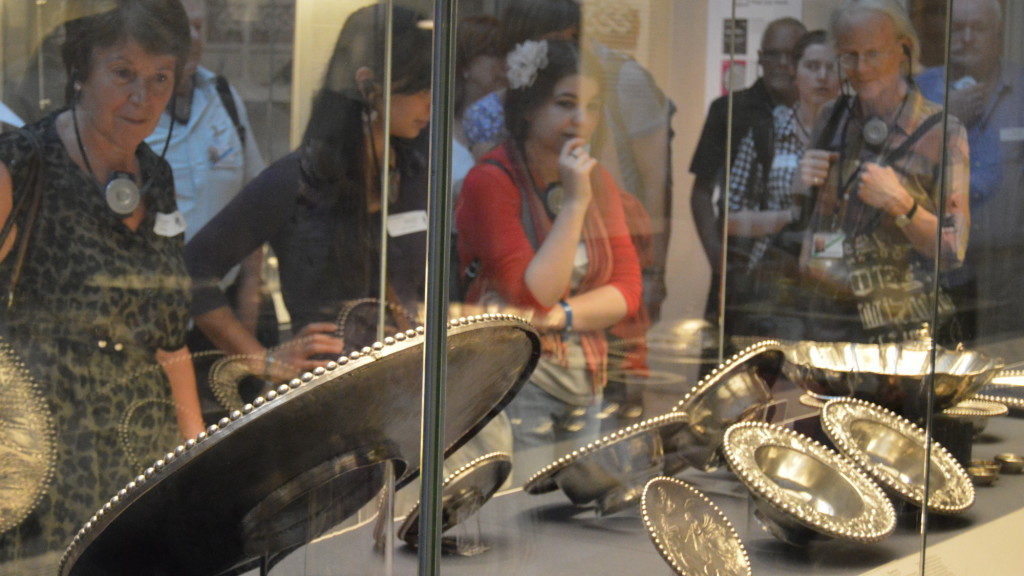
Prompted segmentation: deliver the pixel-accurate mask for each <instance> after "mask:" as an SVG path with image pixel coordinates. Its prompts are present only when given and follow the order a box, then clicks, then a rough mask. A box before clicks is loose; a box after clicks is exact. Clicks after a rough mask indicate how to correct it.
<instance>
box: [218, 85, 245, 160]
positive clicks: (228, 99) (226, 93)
mask: <svg viewBox="0 0 1024 576" xmlns="http://www.w3.org/2000/svg"><path fill="white" fill-rule="evenodd" d="M215 84H216V85H217V95H218V96H220V102H221V104H223V105H224V109H225V110H227V113H228V116H230V117H231V122H232V124H234V125H235V132H237V133H238V139H239V140H241V141H242V148H243V149H245V135H246V130H245V125H244V124H242V119H241V117H240V116H239V115H238V106H237V105H236V104H235V95H234V94H232V93H231V85H230V84H228V79H227V78H225V77H224V76H221V75H220V74H218V75H217V78H216V80H215Z"/></svg>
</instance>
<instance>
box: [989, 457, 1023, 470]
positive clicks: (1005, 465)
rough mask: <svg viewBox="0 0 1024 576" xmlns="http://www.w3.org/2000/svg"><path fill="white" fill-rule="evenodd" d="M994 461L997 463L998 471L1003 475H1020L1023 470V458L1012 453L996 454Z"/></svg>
mask: <svg viewBox="0 0 1024 576" xmlns="http://www.w3.org/2000/svg"><path fill="white" fill-rule="evenodd" d="M995 461H996V462H998V463H999V471H1000V472H1002V473H1003V474H1020V473H1021V471H1022V470H1024V456H1021V455H1020V454H1014V453H1012V452H1003V453H1002V454H996V457H995Z"/></svg>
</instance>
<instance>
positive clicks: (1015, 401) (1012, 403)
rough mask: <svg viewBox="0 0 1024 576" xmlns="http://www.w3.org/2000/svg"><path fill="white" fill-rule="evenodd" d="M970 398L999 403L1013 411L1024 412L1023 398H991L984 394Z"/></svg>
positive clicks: (991, 396)
mask: <svg viewBox="0 0 1024 576" xmlns="http://www.w3.org/2000/svg"><path fill="white" fill-rule="evenodd" d="M971 398H979V399H982V400H989V401H992V402H999V403H1000V404H1002V405H1003V406H1006V407H1007V408H1010V409H1013V410H1024V398H1014V397H1013V396H993V395H990V394H988V393H984V392H983V393H980V394H976V395H974V396H971Z"/></svg>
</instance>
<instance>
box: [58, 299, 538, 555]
mask: <svg viewBox="0 0 1024 576" xmlns="http://www.w3.org/2000/svg"><path fill="white" fill-rule="evenodd" d="M502 320H504V321H512V322H515V323H519V324H521V325H525V326H530V323H529V322H527V321H526V320H524V319H523V318H520V317H518V316H514V315H511V314H478V315H475V316H468V317H462V318H458V319H451V320H449V321H448V322H447V325H446V327H447V329H448V330H451V329H452V328H456V327H459V326H468V325H471V324H477V323H483V322H492V321H502ZM425 334H426V329H425V328H424V327H423V326H418V327H417V328H416V329H410V330H406V331H405V332H399V333H397V334H395V335H394V336H389V337H387V338H385V339H384V340H383V341H381V342H374V343H373V344H372V345H370V346H364V347H363V348H362V349H360V350H356V351H353V352H351V353H350V354H348V355H347V356H341V357H339V358H338V359H337V360H332V361H329V362H327V363H326V364H325V365H324V366H320V367H317V368H315V369H313V370H311V371H308V372H304V373H303V374H302V375H300V376H298V377H296V378H293V379H292V380H290V381H289V382H287V383H282V384H280V385H278V386H276V387H275V388H274V389H273V390H270V391H268V392H267V393H266V394H264V395H262V396H260V397H258V398H256V399H254V400H253V401H252V402H251V403H246V404H245V405H244V406H242V408H241V409H240V410H232V411H231V412H230V413H229V414H228V416H225V417H223V418H221V419H220V420H219V421H218V422H217V423H216V424H211V425H209V426H208V427H207V428H206V430H205V431H203V432H200V433H199V434H198V435H197V436H196V437H195V438H190V439H189V440H187V441H185V442H184V443H183V444H179V445H178V446H177V447H175V448H174V449H173V450H171V451H169V452H167V453H166V454H165V455H164V457H163V458H160V459H158V460H156V461H155V462H153V464H152V465H150V466H148V467H147V468H146V469H145V470H144V471H143V472H142V473H141V474H139V475H138V476H136V477H135V478H134V479H133V480H131V481H129V482H128V483H127V484H126V485H125V486H124V488H122V489H121V490H119V491H118V492H117V494H115V495H114V496H113V497H112V498H111V499H110V500H109V501H107V502H106V503H105V504H104V505H103V506H102V507H101V508H100V509H99V510H97V511H96V513H95V514H93V515H92V517H91V518H90V519H89V520H88V521H87V522H85V524H83V525H82V527H81V528H80V529H79V530H78V532H77V533H76V534H75V536H74V538H72V540H71V542H70V543H69V544H68V546H67V548H66V549H65V550H64V554H63V555H62V556H61V560H60V566H59V570H58V573H59V574H65V573H66V570H67V568H68V563H69V562H70V561H71V560H72V558H74V557H75V556H76V555H78V553H79V547H80V546H82V545H83V543H84V542H86V541H87V540H88V539H89V537H90V536H91V534H92V532H93V531H94V530H96V529H98V528H99V527H100V526H101V525H103V524H104V523H105V521H106V519H107V518H108V517H110V518H114V517H116V516H117V515H118V514H119V513H120V511H121V509H122V508H123V507H124V506H126V505H127V503H129V502H131V501H132V499H133V497H134V496H135V495H136V494H137V493H140V492H143V491H145V490H148V489H149V487H150V485H151V484H153V482H154V477H157V476H161V475H162V472H163V471H164V469H165V468H168V467H170V466H171V465H172V464H173V463H175V462H176V461H178V460H181V459H183V457H185V456H188V455H189V454H190V453H191V452H193V451H194V450H196V449H197V448H198V447H200V446H201V445H203V444H204V443H205V442H207V441H208V440H209V439H210V438H211V437H213V436H215V435H219V434H222V433H224V432H225V431H228V430H230V429H231V427H232V426H233V425H237V424H236V423H237V422H238V421H239V420H241V419H242V418H243V417H245V419H246V421H249V420H250V418H248V417H249V416H250V415H252V414H259V413H262V412H265V411H266V410H267V409H268V408H269V407H270V406H272V405H275V404H276V403H279V402H280V401H281V400H283V399H284V398H285V397H286V396H288V395H289V393H291V392H293V391H295V390H299V389H301V388H302V387H303V386H306V385H309V384H311V383H314V382H315V381H319V380H320V379H321V377H322V376H325V375H328V374H330V373H332V372H334V371H336V370H339V369H341V368H343V367H344V368H349V369H352V368H353V367H355V366H359V365H364V364H369V363H371V362H374V361H376V360H378V359H380V358H382V357H383V355H384V352H385V351H386V350H387V349H388V348H390V347H392V346H396V345H398V344H403V343H406V342H411V341H414V340H416V339H422V338H423V336H424V335H425Z"/></svg>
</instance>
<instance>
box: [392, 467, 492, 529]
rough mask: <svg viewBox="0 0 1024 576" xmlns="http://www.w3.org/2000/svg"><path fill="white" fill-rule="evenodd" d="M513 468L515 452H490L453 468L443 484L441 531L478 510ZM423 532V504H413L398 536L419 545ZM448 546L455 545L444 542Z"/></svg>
mask: <svg viewBox="0 0 1024 576" xmlns="http://www.w3.org/2000/svg"><path fill="white" fill-rule="evenodd" d="M511 472H512V456H511V455H509V454H507V453H505V452H491V453H490V454H485V455H483V456H481V457H479V458H476V459H474V460H473V461H472V462H470V463H469V464H466V465H465V466H463V467H461V468H459V469H458V470H456V471H455V472H452V473H451V474H450V475H449V476H448V477H447V478H445V480H444V483H442V485H441V531H442V532H444V531H447V530H448V529H449V528H451V527H452V526H455V525H456V524H458V523H460V522H462V521H463V520H465V519H467V518H469V517H470V516H472V515H473V514H476V512H477V511H478V510H480V508H481V507H482V506H483V505H484V504H486V503H487V501H488V500H490V499H491V496H494V493H495V492H497V491H498V488H500V487H501V485H502V484H503V483H504V482H505V480H506V479H507V478H508V475H509V473H511ZM419 536H420V504H419V502H417V503H416V505H415V506H413V508H412V510H411V511H410V512H409V514H408V515H407V516H406V517H405V521H404V522H402V525H401V526H400V527H399V528H398V537H399V538H400V539H402V540H404V541H405V542H406V543H407V544H409V545H410V546H416V545H417V544H418V542H419ZM442 547H443V548H447V549H456V548H457V547H455V548H452V547H451V546H444V545H442Z"/></svg>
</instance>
